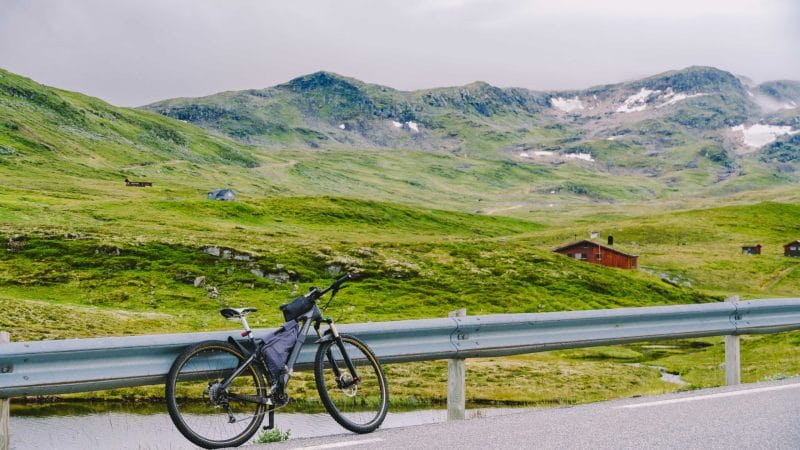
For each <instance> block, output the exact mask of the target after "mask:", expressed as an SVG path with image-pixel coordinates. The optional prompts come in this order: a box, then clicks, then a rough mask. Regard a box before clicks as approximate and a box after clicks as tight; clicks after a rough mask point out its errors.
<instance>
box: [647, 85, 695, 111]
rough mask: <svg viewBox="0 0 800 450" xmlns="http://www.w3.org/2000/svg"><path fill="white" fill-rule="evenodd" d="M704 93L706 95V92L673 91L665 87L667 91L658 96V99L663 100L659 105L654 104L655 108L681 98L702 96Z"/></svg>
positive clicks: (670, 103) (676, 101)
mask: <svg viewBox="0 0 800 450" xmlns="http://www.w3.org/2000/svg"><path fill="white" fill-rule="evenodd" d="M704 95H708V94H706V93H702V92H701V93H697V94H684V93H682V92H678V93H676V92H673V91H672V88H667V91H666V92H665V93H664V94H663V95H661V96H659V97H658V100H660V101H663V102H664V103H661V104H660V105H656V108H663V107H665V106H669V105H674V104H675V103H678V102H679V101H681V100H686V99H687V98H695V97H702V96H704Z"/></svg>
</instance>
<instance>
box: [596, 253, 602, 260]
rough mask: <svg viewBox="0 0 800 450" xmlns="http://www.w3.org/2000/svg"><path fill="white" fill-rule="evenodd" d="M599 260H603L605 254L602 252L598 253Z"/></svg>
mask: <svg viewBox="0 0 800 450" xmlns="http://www.w3.org/2000/svg"><path fill="white" fill-rule="evenodd" d="M597 260H598V261H602V260H603V255H602V253H598V254H597Z"/></svg>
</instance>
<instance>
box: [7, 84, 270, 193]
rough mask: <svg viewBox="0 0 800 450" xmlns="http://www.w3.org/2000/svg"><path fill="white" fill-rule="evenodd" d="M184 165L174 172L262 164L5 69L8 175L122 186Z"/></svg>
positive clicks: (174, 124)
mask: <svg viewBox="0 0 800 450" xmlns="http://www.w3.org/2000/svg"><path fill="white" fill-rule="evenodd" d="M178 161H180V162H181V163H180V164H174V165H173V166H172V167H171V170H172V171H181V170H187V171H188V170H192V169H191V167H190V166H192V165H221V166H227V167H254V166H257V165H258V160H257V158H256V157H255V156H254V153H253V151H252V149H250V148H247V147H246V146H243V145H241V144H239V143H237V142H234V141H232V140H229V139H225V138H221V137H218V136H215V135H213V134H211V133H209V132H207V131H205V130H202V129H199V128H196V127H194V126H192V125H188V124H184V123H181V122H178V121H175V120H172V119H169V118H165V117H163V116H160V115H157V114H153V113H150V112H147V111H140V110H135V109H128V108H117V107H114V106H111V105H109V104H107V103H105V102H103V101H102V100H99V99H97V98H92V97H88V96H85V95H81V94H78V93H74V92H68V91H63V90H59V89H54V88H49V87H46V86H42V85H40V84H38V83H36V82H34V81H32V80H30V79H27V78H24V77H21V76H18V75H15V74H12V73H10V72H7V71H4V70H0V167H3V168H5V169H6V170H9V171H10V172H11V173H10V174H9V176H14V175H13V170H14V169H19V170H28V171H38V172H41V174H42V178H43V179H55V180H57V179H58V178H60V177H64V176H68V177H77V178H83V179H86V180H92V179H102V180H111V179H114V180H121V179H123V178H125V177H128V176H131V177H133V176H135V175H136V174H137V173H138V172H137V170H138V169H137V168H144V167H147V166H152V165H164V164H169V163H175V162H178ZM182 166H185V169H182Z"/></svg>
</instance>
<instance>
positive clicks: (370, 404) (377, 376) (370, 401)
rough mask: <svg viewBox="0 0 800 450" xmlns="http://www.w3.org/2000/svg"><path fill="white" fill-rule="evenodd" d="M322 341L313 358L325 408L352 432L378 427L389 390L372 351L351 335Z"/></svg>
mask: <svg viewBox="0 0 800 450" xmlns="http://www.w3.org/2000/svg"><path fill="white" fill-rule="evenodd" d="M340 338H341V340H340V341H339V342H337V341H336V340H335V339H333V340H330V341H327V342H323V343H321V344H320V346H319V347H318V348H317V356H316V358H315V359H314V378H315V380H316V382H317V391H319V397H320V399H321V400H322V403H323V404H324V405H325V409H327V410H328V413H329V414H330V415H331V416H332V417H333V418H334V420H336V421H337V422H338V423H339V425H341V426H343V427H345V428H346V429H348V430H350V431H352V432H354V433H369V432H371V431H374V430H375V429H376V428H378V427H379V426H380V425H381V423H383V419H384V418H386V412H387V410H388V409H389V390H388V388H387V386H386V375H384V373H383V368H382V367H381V365H380V363H379V362H378V359H377V358H376V357H375V354H373V353H372V350H370V349H369V347H367V345H366V344H364V343H363V342H361V341H360V340H358V339H357V338H355V337H354V336H348V335H344V334H343V335H341V336H340Z"/></svg>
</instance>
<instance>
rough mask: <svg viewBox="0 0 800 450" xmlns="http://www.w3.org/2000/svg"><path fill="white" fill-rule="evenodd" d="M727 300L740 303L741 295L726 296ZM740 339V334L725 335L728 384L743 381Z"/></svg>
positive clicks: (726, 378)
mask: <svg viewBox="0 0 800 450" xmlns="http://www.w3.org/2000/svg"><path fill="white" fill-rule="evenodd" d="M725 301H726V302H730V303H738V302H739V296H738V295H734V296H733V297H729V298H726V299H725ZM737 320H738V317H737ZM739 339H740V338H739V336H738V335H728V336H725V384H727V385H728V386H733V385H736V384H739V383H741V382H742V379H741V372H742V361H741V353H740V348H739Z"/></svg>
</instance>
